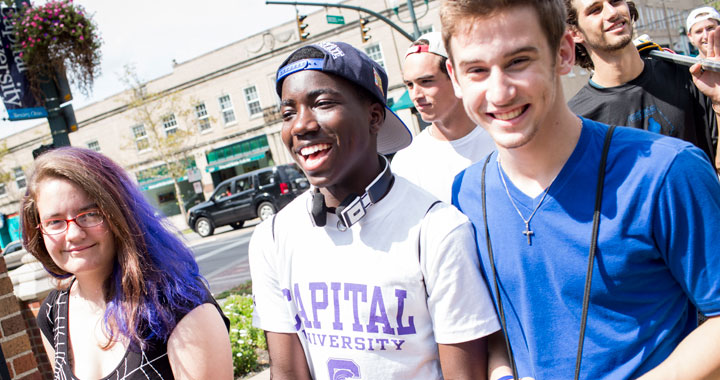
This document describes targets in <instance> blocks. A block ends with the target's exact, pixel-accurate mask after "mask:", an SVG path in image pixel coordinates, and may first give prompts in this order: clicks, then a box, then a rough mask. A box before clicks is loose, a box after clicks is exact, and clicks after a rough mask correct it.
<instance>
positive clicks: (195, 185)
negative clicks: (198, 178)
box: [193, 182, 203, 194]
mask: <svg viewBox="0 0 720 380" xmlns="http://www.w3.org/2000/svg"><path fill="white" fill-rule="evenodd" d="M193 189H194V190H195V194H200V193H202V192H203V191H202V182H193Z"/></svg>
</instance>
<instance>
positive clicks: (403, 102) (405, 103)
mask: <svg viewBox="0 0 720 380" xmlns="http://www.w3.org/2000/svg"><path fill="white" fill-rule="evenodd" d="M413 107H415V105H414V104H413V102H412V100H410V94H409V93H408V91H407V90H405V92H404V93H403V94H402V95H401V96H400V98H399V99H398V100H397V101H396V102H395V104H393V105H392V107H390V109H391V110H392V111H393V112H397V111H399V110H404V109H406V108H413Z"/></svg>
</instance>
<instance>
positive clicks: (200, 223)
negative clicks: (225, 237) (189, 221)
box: [195, 217, 215, 237]
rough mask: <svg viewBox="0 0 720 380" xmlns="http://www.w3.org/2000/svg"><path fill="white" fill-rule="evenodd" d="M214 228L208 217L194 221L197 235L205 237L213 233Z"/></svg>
mask: <svg viewBox="0 0 720 380" xmlns="http://www.w3.org/2000/svg"><path fill="white" fill-rule="evenodd" d="M214 230H215V227H214V226H213V224H212V221H210V219H208V218H205V217H203V218H200V219H198V220H197V222H195V231H197V233H198V235H200V236H202V237H207V236H210V235H212V234H213V231H214Z"/></svg>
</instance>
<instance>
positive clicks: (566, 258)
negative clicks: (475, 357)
mask: <svg viewBox="0 0 720 380" xmlns="http://www.w3.org/2000/svg"><path fill="white" fill-rule="evenodd" d="M441 15H442V16H441V17H442V23H443V38H444V41H445V45H446V47H447V48H448V49H447V50H448V53H449V58H450V60H449V63H448V71H449V73H450V76H451V78H452V79H453V84H454V86H455V90H456V93H457V95H458V96H461V97H462V99H463V103H464V106H465V111H466V112H467V113H468V115H469V116H470V118H471V119H472V120H473V121H475V122H476V123H478V124H479V125H481V126H482V127H483V128H485V129H486V130H487V131H488V133H489V134H490V135H491V136H492V137H493V139H494V141H495V143H496V145H497V148H498V152H497V153H493V154H491V155H490V156H489V157H488V160H487V161H485V160H483V161H484V162H479V163H477V164H475V165H473V166H471V167H469V168H468V169H466V170H465V171H464V172H462V173H460V175H458V177H457V178H456V180H455V184H454V186H453V203H454V204H455V205H456V206H457V207H458V208H459V209H460V210H461V211H463V212H464V213H465V214H466V215H468V216H469V218H470V219H471V221H472V223H473V225H474V226H475V231H476V239H477V244H478V249H479V252H480V256H481V262H482V265H483V270H484V271H485V274H486V277H487V279H488V280H489V281H490V283H491V286H490V288H491V289H492V290H493V296H494V297H495V299H496V302H497V300H498V293H499V299H500V303H499V304H498V305H497V306H498V310H499V311H500V310H502V312H501V313H500V314H501V322H502V323H504V324H505V325H506V328H505V332H506V334H507V336H508V338H509V343H510V347H511V349H512V352H513V356H514V358H515V363H516V365H517V370H518V372H519V375H520V377H533V378H536V379H571V378H572V376H573V374H574V372H575V367H576V366H575V363H576V356H577V355H578V346H579V344H578V342H579V341H580V330H581V323H582V320H583V309H584V308H583V299H584V288H585V283H586V279H587V276H586V272H587V271H588V257H589V251H590V247H591V237H592V236H593V213H594V209H595V203H596V199H595V196H596V192H597V184H598V174H599V172H600V169H599V166H600V162H601V156H602V151H603V147H604V141H605V139H606V133H607V132H608V129H609V127H608V126H607V125H605V124H601V123H597V122H594V121H591V120H587V119H583V118H580V117H578V116H576V115H574V114H573V113H572V112H571V111H570V109H569V108H568V106H567V105H566V103H565V100H564V97H563V92H562V86H561V81H560V76H561V75H563V74H566V73H568V72H569V71H570V69H571V67H572V65H573V62H574V44H573V39H572V37H571V35H570V34H569V33H568V32H566V31H565V23H564V21H565V9H564V6H563V3H562V0H547V1H533V0H517V1H507V0H504V1H501V0H482V1H481V0H477V1H472V0H457V1H446V2H444V4H443V7H442V12H441ZM694 69H697V68H694ZM706 74H707V73H706ZM713 91H717V90H713ZM603 172H604V173H605V176H604V179H603V180H602V183H603V185H604V190H603V191H602V193H601V194H602V195H603V196H602V203H601V208H600V211H601V212H600V217H599V230H598V231H599V232H598V236H597V249H596V250H595V259H594V261H593V263H594V264H593V265H594V266H593V270H592V272H591V273H592V277H591V282H590V284H591V285H590V288H589V297H588V301H589V306H588V308H587V326H586V330H585V335H584V340H583V342H584V343H583V351H582V353H581V358H582V361H581V363H580V372H579V377H580V378H582V379H626V378H638V377H641V378H642V379H655V378H663V379H669V378H683V379H704V378H719V377H720V351H718V349H717V342H718V340H720V318H718V315H720V255H718V254H717V251H718V248H717V247H719V246H720V234H718V233H717V231H718V228H720V183H718V180H717V177H716V175H715V173H714V170H713V168H712V166H711V165H710V163H709V162H708V161H707V159H706V158H705V154H704V153H703V152H702V151H701V150H699V149H698V148H696V147H694V146H693V145H691V144H690V143H687V142H683V141H681V140H678V139H675V138H669V137H665V136H661V135H659V134H652V133H648V132H645V131H642V130H638V129H631V128H624V127H618V128H617V129H615V130H614V134H613V135H612V139H611V141H610V145H609V151H608V155H607V163H606V165H605V168H604V170H603ZM484 204H485V205H487V207H486V208H485V206H484ZM490 253H493V255H492V256H490ZM495 279H497V284H496V283H495ZM498 289H499V291H498ZM500 306H501V307H502V308H500ZM696 308H697V309H699V310H700V311H702V312H703V313H704V314H705V315H707V316H709V317H710V318H709V319H708V321H707V322H706V323H704V324H703V325H701V326H700V327H697V321H696ZM503 319H504V322H503ZM496 343H500V344H503V345H504V343H502V342H492V344H496ZM506 370H507V368H506Z"/></svg>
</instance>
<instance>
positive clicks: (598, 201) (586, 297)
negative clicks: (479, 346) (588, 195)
mask: <svg viewBox="0 0 720 380" xmlns="http://www.w3.org/2000/svg"><path fill="white" fill-rule="evenodd" d="M614 131H615V126H614V125H613V126H610V128H608V130H607V132H606V134H605V141H604V143H603V151H602V156H601V157H600V165H599V170H598V182H597V188H596V192H595V210H594V213H593V227H592V236H591V240H590V253H589V255H588V271H587V274H586V276H585V291H584V294H583V310H582V316H581V321H580V341H579V343H578V350H577V358H576V361H575V377H574V379H575V380H578V378H579V376H580V364H581V362H582V350H583V342H584V338H585V328H586V326H587V313H588V308H589V304H590V285H591V283H592V272H593V264H594V260H595V251H596V250H597V238H598V230H599V228H600V215H601V206H602V192H603V187H604V183H605V166H606V163H607V156H608V151H609V150H610V140H611V139H612V135H613V132H614ZM491 157H492V154H491V155H489V156H488V158H487V159H486V160H485V164H484V165H483V170H482V175H481V182H480V183H481V185H480V188H481V190H480V191H481V197H482V210H483V221H484V223H485V242H486V243H487V251H488V259H489V260H490V270H491V272H492V276H493V285H494V289H495V294H496V299H495V303H496V305H497V309H498V314H499V316H500V324H501V326H502V329H503V332H504V333H505V334H504V335H505V346H506V349H507V352H508V358H509V359H510V366H511V367H512V371H513V378H515V379H518V372H517V366H516V364H515V357H514V356H513V351H512V347H511V345H510V338H509V337H508V334H507V325H506V320H505V311H504V309H503V304H502V300H501V298H500V286H499V283H498V276H497V271H496V268H495V258H494V257H493V250H492V243H491V241H490V230H489V228H488V222H487V207H486V203H485V198H486V197H485V172H486V169H487V165H488V162H490V158H491Z"/></svg>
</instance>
